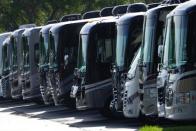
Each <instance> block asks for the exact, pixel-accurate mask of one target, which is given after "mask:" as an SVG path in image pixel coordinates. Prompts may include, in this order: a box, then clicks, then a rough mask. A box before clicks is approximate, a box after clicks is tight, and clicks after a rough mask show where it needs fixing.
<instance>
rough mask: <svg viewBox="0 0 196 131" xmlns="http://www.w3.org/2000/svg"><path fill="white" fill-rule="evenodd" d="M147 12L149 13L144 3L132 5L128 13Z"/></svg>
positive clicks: (128, 8)
mask: <svg viewBox="0 0 196 131" xmlns="http://www.w3.org/2000/svg"><path fill="white" fill-rule="evenodd" d="M146 11H147V7H146V4H144V3H135V4H130V5H129V6H128V7H127V13H134V12H146Z"/></svg>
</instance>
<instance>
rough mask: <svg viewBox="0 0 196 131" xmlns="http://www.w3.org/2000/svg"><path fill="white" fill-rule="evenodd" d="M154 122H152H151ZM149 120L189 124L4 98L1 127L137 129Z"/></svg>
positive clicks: (4, 130) (14, 130) (7, 130)
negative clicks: (104, 114)
mask: <svg viewBox="0 0 196 131" xmlns="http://www.w3.org/2000/svg"><path fill="white" fill-rule="evenodd" d="M149 122H150V123H149ZM146 124H150V125H152V124H155V125H159V126H162V127H168V126H178V125H189V124H190V122H187V123H185V122H172V121H169V120H159V121H158V120H156V118H150V119H147V120H146V119H145V121H144V120H141V119H109V118H105V117H103V116H101V114H100V113H99V112H98V111H96V110H86V111H77V110H75V109H69V108H66V107H64V106H57V107H55V106H46V105H38V104H35V103H33V102H24V101H13V100H0V131H23V130H24V131H25V130H28V131H34V130H44V131H45V130H47V131H54V130H55V131H67V130H69V131H72V130H73V131H91V130H93V131H110V130H111V131H135V130H138V129H139V128H140V127H142V126H144V125H146Z"/></svg>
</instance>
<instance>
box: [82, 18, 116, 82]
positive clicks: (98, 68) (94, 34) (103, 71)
mask: <svg viewBox="0 0 196 131" xmlns="http://www.w3.org/2000/svg"><path fill="white" fill-rule="evenodd" d="M102 29H104V30H102ZM89 42H90V43H89V45H88V54H87V59H88V63H87V64H86V65H87V67H86V68H87V74H88V75H87V77H86V82H87V83H89V84H91V83H94V82H99V81H102V80H105V79H108V78H110V77H111V72H110V69H111V64H112V62H113V60H114V59H113V58H114V56H115V47H116V46H115V44H116V28H115V22H111V23H101V24H98V25H96V26H95V27H94V28H93V30H92V31H91V33H90V35H89Z"/></svg>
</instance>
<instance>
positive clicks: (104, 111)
mask: <svg viewBox="0 0 196 131" xmlns="http://www.w3.org/2000/svg"><path fill="white" fill-rule="evenodd" d="M111 101H112V97H110V98H109V99H108V100H107V101H106V104H105V106H104V107H103V108H101V109H99V112H100V114H101V115H102V116H104V117H107V118H115V119H122V118H125V117H124V115H123V113H122V112H117V111H114V110H111V108H110V103H111Z"/></svg>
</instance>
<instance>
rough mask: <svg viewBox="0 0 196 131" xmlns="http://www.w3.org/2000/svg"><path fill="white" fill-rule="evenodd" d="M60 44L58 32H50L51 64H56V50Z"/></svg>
mask: <svg viewBox="0 0 196 131" xmlns="http://www.w3.org/2000/svg"><path fill="white" fill-rule="evenodd" d="M57 45H58V34H52V33H50V41H49V46H48V48H49V49H48V51H49V64H50V66H52V67H54V66H55V65H56V51H57Z"/></svg>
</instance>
